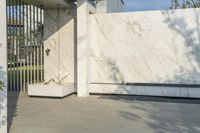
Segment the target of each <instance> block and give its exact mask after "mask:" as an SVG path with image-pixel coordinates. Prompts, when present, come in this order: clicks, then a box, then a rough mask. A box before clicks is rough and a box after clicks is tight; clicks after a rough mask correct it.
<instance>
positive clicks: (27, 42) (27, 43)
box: [25, 5, 30, 85]
mask: <svg viewBox="0 0 200 133" xmlns="http://www.w3.org/2000/svg"><path fill="white" fill-rule="evenodd" d="M29 16H30V15H29V5H26V29H25V30H26V51H27V56H26V82H27V85H28V84H29V63H30V62H29V58H30V54H29V44H30V39H29V30H28V29H29Z"/></svg>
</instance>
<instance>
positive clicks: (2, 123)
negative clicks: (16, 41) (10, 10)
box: [0, 0, 7, 133]
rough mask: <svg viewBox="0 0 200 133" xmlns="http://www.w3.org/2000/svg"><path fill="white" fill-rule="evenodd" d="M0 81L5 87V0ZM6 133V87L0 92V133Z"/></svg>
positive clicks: (2, 4)
mask: <svg viewBox="0 0 200 133" xmlns="http://www.w3.org/2000/svg"><path fill="white" fill-rule="evenodd" d="M0 12H1V17H0V24H1V25H0V80H1V81H3V82H4V83H5V86H6V85H7V42H6V38H7V37H6V0H1V1H0ZM6 132H7V87H4V88H3V90H0V133H6Z"/></svg>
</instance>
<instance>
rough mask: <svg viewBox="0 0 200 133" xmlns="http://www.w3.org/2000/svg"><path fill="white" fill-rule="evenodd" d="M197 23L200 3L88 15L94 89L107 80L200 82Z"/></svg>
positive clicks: (199, 44) (91, 78)
mask: <svg viewBox="0 0 200 133" xmlns="http://www.w3.org/2000/svg"><path fill="white" fill-rule="evenodd" d="M199 25H200V9H182V10H181V9H180V10H176V11H148V12H135V13H115V14H94V15H90V29H91V30H90V33H89V35H90V45H91V49H90V55H91V56H90V58H91V59H90V60H91V65H90V71H91V73H90V74H91V77H90V82H91V83H97V84H95V85H94V84H93V85H92V87H91V88H92V89H91V92H95V91H94V90H95V89H97V90H96V92H97V91H98V90H103V89H105V90H108V89H106V86H105V84H106V83H113V84H115V83H119V84H124V83H167V84H200V52H199V51H200V26H199ZM100 83H101V84H104V86H103V85H98V84H100ZM99 86H102V87H99ZM111 87H112V85H111ZM127 87H128V86H127ZM107 88H110V87H108V86H107ZM112 88H113V89H114V90H113V91H112V92H117V90H120V89H119V88H122V87H119V86H117V87H114V85H113V87H112ZM128 88H130V87H128ZM121 90H123V89H121ZM101 93H102V91H101ZM171 93H174V92H171ZM133 94H134V93H133ZM198 94H199V96H200V92H199V93H198Z"/></svg>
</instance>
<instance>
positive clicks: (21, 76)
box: [19, 0, 24, 91]
mask: <svg viewBox="0 0 200 133" xmlns="http://www.w3.org/2000/svg"><path fill="white" fill-rule="evenodd" d="M22 7H23V6H22V0H19V25H20V29H19V36H20V42H19V55H20V56H19V60H20V64H19V71H20V75H19V77H20V91H23V87H22V85H23V81H22V80H23V75H22V71H23V69H24V68H23V65H22V55H23V54H24V53H23V52H24V51H23V47H24V46H23V35H22V28H23V27H22V15H23V14H22Z"/></svg>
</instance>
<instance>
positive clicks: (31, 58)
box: [29, 5, 33, 84]
mask: <svg viewBox="0 0 200 133" xmlns="http://www.w3.org/2000/svg"><path fill="white" fill-rule="evenodd" d="M29 8H30V9H29V11H30V12H29V13H30V14H29V15H30V28H29V31H30V33H29V35H30V47H29V48H30V66H29V68H30V83H31V84H32V83H33V82H32V80H33V75H32V70H33V68H32V65H33V54H32V47H33V44H32V41H33V39H32V5H30V6H29Z"/></svg>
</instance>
